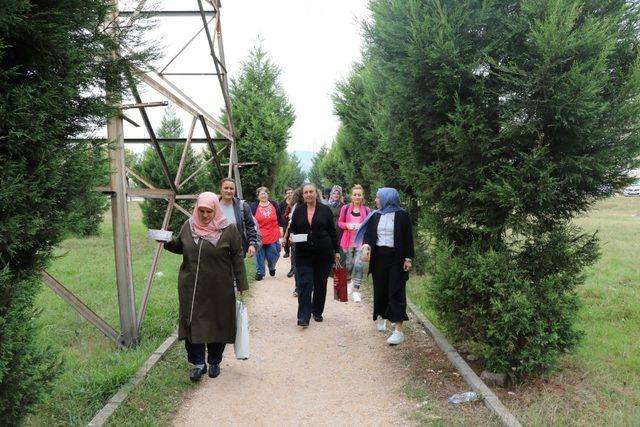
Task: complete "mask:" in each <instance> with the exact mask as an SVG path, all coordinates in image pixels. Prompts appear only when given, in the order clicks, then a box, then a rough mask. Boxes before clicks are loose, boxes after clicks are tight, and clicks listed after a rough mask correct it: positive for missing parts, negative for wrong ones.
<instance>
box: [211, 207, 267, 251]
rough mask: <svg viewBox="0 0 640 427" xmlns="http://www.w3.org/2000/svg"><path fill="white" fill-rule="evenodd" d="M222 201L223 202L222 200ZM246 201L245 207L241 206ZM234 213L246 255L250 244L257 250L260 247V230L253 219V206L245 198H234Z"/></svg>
mask: <svg viewBox="0 0 640 427" xmlns="http://www.w3.org/2000/svg"><path fill="white" fill-rule="evenodd" d="M221 203H222V202H221ZM242 203H244V205H245V206H244V209H242V208H241V204H242ZM233 213H234V214H235V217H236V227H237V228H238V231H239V232H240V237H241V238H242V249H243V250H244V253H245V255H246V254H247V249H249V245H252V246H253V247H255V248H256V250H258V249H260V243H261V239H260V238H259V236H258V230H257V229H256V225H255V223H254V221H253V215H252V214H251V208H250V206H249V204H248V203H247V202H246V201H245V200H240V199H239V198H237V197H234V198H233Z"/></svg>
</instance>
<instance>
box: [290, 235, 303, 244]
mask: <svg viewBox="0 0 640 427" xmlns="http://www.w3.org/2000/svg"><path fill="white" fill-rule="evenodd" d="M291 241H292V242H294V243H302V242H306V241H307V235H306V234H292V235H291Z"/></svg>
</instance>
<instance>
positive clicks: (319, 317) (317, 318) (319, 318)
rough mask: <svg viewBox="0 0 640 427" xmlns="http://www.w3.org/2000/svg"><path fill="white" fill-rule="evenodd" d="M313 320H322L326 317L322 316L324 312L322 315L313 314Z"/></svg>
mask: <svg viewBox="0 0 640 427" xmlns="http://www.w3.org/2000/svg"><path fill="white" fill-rule="evenodd" d="M313 320H315V321H316V322H322V321H323V320H324V319H323V318H322V314H321V315H320V316H316V315H315V314H314V315H313Z"/></svg>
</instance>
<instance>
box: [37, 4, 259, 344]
mask: <svg viewBox="0 0 640 427" xmlns="http://www.w3.org/2000/svg"><path fill="white" fill-rule="evenodd" d="M205 2H206V5H208V6H210V7H205V6H206V5H205V3H203V1H202V0H192V1H191V2H189V3H191V4H192V5H193V6H196V5H197V10H180V11H178V10H174V11H159V12H157V11H148V10H145V9H144V6H145V4H146V0H140V1H139V2H138V4H137V6H136V8H135V9H134V10H132V11H122V12H118V9H117V7H114V12H113V15H112V16H111V19H110V21H109V22H107V23H105V25H104V29H105V31H108V32H110V34H112V35H113V36H114V37H117V35H118V31H119V28H121V27H122V28H126V27H129V26H131V25H132V24H133V23H134V20H135V19H136V18H138V17H144V16H149V15H150V14H152V15H153V16H155V17H157V18H158V19H171V18H174V17H192V18H194V19H200V20H201V21H202V27H201V28H200V29H199V30H198V31H197V32H196V34H194V35H193V37H191V38H190V39H189V40H188V41H187V42H186V44H185V45H184V46H183V47H182V48H181V49H180V50H179V51H178V53H177V54H175V55H174V56H173V57H172V58H171V59H170V60H169V62H168V63H167V64H166V65H165V66H164V67H163V68H162V69H161V70H160V71H158V70H156V69H155V68H154V67H153V66H151V65H149V64H145V66H144V67H142V68H140V67H137V66H135V65H134V64H131V66H130V68H131V72H132V73H133V75H135V76H136V77H137V78H138V79H139V81H140V83H141V84H142V85H146V86H147V87H149V88H151V89H153V90H154V91H156V92H157V93H158V94H159V95H161V96H164V97H165V98H167V99H168V100H169V101H171V102H173V103H174V104H175V105H176V106H177V107H179V108H181V109H182V110H184V111H185V112H187V113H188V114H189V115H191V116H192V121H191V125H190V128H189V133H188V137H187V139H186V143H185V146H184V150H183V153H182V156H181V158H180V162H179V164H178V166H177V172H176V176H175V178H174V179H172V178H171V173H170V169H169V165H168V164H167V161H166V159H165V158H164V156H163V154H162V149H161V146H160V144H161V143H162V140H160V139H158V138H156V137H155V133H154V131H153V128H152V126H151V122H150V120H149V118H148V116H147V114H146V108H150V107H158V106H164V105H166V104H167V103H166V101H160V102H159V101H153V102H144V101H143V100H142V98H141V96H140V93H139V92H138V87H137V85H136V83H135V81H134V79H133V75H131V76H130V79H129V83H130V90H131V94H132V97H133V98H134V101H135V104H128V105H122V103H120V104H119V105H118V106H117V107H118V108H117V110H118V114H117V116H116V117H114V118H112V119H110V120H109V122H108V125H107V136H108V138H109V140H110V141H112V142H114V143H115V144H114V145H113V148H112V149H111V150H110V152H109V158H110V159H111V167H112V171H113V174H112V177H111V183H110V185H109V187H107V188H100V189H98V190H99V191H102V192H103V193H105V194H108V195H109V196H110V197H111V205H112V217H113V239H114V252H115V260H116V282H117V287H118V307H119V312H120V329H121V332H120V334H119V335H117V332H115V330H114V329H113V328H112V327H111V326H109V325H108V324H107V322H105V321H104V320H103V319H101V318H100V317H99V316H98V315H97V314H96V313H94V312H93V311H91V310H90V309H89V308H88V307H87V306H86V305H85V304H84V303H82V301H80V300H79V299H78V298H77V297H75V296H74V295H73V294H72V293H71V292H70V291H69V290H68V289H66V288H64V286H63V285H62V284H60V283H59V282H58V281H57V280H55V279H53V277H52V276H50V275H49V274H48V273H46V272H43V277H44V278H45V283H46V284H47V285H49V287H51V288H52V289H53V290H54V291H55V292H56V293H58V294H59V295H61V296H62V297H63V298H64V299H65V300H67V301H68V302H70V304H71V305H72V306H73V307H74V308H75V309H76V310H77V311H78V312H79V313H80V314H81V315H82V316H83V317H85V318H86V319H87V320H88V321H90V322H91V323H92V324H94V325H95V326H96V327H98V329H100V330H101V331H102V332H103V333H104V334H105V335H106V336H107V337H109V338H111V339H112V340H114V341H116V342H117V343H118V345H119V346H122V347H129V346H131V345H134V344H136V343H137V342H138V341H139V339H140V330H141V326H142V323H143V321H144V316H145V313H146V309H147V306H148V303H149V300H150V296H151V290H152V287H153V280H154V277H155V273H156V269H157V265H158V260H159V258H160V254H161V253H162V249H163V246H162V244H161V243H158V244H157V246H156V249H155V252H154V255H153V259H152V262H151V266H150V271H149V275H148V276H147V279H146V286H145V289H144V293H143V295H142V298H141V302H140V309H139V310H138V311H136V306H135V296H134V288H133V273H132V268H131V265H132V263H131V255H132V254H131V242H130V234H129V218H128V206H127V198H128V196H134V195H135V196H142V197H147V198H162V199H165V200H167V202H168V206H167V211H166V213H165V217H164V221H163V224H162V229H163V230H166V229H167V227H168V224H169V221H170V219H171V215H172V214H173V212H174V209H176V210H179V211H181V212H182V213H183V214H185V215H187V216H189V215H190V213H189V212H188V211H187V210H186V209H184V208H183V207H182V206H180V204H178V203H177V202H176V200H178V199H193V198H195V195H189V194H179V190H180V188H181V187H182V186H183V185H184V183H185V182H187V181H188V180H190V179H191V178H193V176H194V175H195V173H194V174H192V175H190V176H189V177H187V178H186V179H185V180H182V175H183V173H184V170H185V165H186V162H187V159H188V152H189V150H190V149H191V147H192V146H193V144H192V140H193V133H194V129H195V127H196V124H197V122H198V121H200V123H201V125H202V127H203V131H204V134H205V137H206V138H205V140H204V142H206V143H207V145H208V147H209V149H210V151H211V159H210V161H211V160H213V161H214V162H215V163H216V165H217V167H218V169H219V170H220V173H221V174H222V173H223V172H222V166H223V164H222V163H221V162H220V158H219V155H220V154H221V153H222V151H223V150H224V149H225V148H226V147H227V146H224V147H223V148H222V149H221V150H220V151H216V149H215V147H214V142H220V138H212V137H211V134H210V129H211V130H213V131H214V132H215V133H217V134H219V135H222V138H223V139H224V141H226V142H227V144H228V147H229V163H228V164H224V166H228V170H227V176H228V177H230V178H233V179H234V181H235V182H236V186H237V190H238V195H239V196H240V197H242V185H241V181H240V166H243V165H244V166H248V165H252V164H254V163H238V155H237V147H236V141H235V135H234V126H233V119H232V114H231V100H230V97H229V88H228V76H227V67H226V64H225V59H224V47H223V43H222V27H221V13H220V9H221V7H220V1H219V0H205ZM114 3H115V6H117V0H114ZM186 3H187V2H186V1H185V2H183V4H186ZM203 32H204V34H205V36H206V38H207V45H208V47H209V52H208V55H209V56H211V57H212V59H213V70H212V72H210V73H209V72H206V73H202V72H181V73H171V72H167V71H166V70H167V68H168V67H169V66H170V65H171V64H172V63H174V62H175V61H176V60H178V58H180V57H181V56H183V55H184V54H185V50H186V48H187V47H188V46H189V45H190V44H191V43H192V42H193V41H194V40H195V39H196V38H197V37H198V36H199V35H200V34H202V33H203ZM120 48H121V49H122V50H129V51H130V49H129V48H128V47H127V46H120ZM113 54H114V55H117V54H118V53H117V52H114V53H113ZM172 75H180V76H202V75H215V76H216V77H217V83H218V84H217V86H218V88H219V90H220V92H221V95H222V99H223V101H224V108H223V111H224V114H225V116H226V122H227V125H226V126H225V125H224V124H223V123H221V122H220V121H218V120H217V119H216V118H215V117H214V116H213V115H212V114H210V113H209V112H208V111H207V110H206V109H204V108H203V107H201V106H200V105H198V104H197V103H196V102H195V101H194V100H193V99H192V97H190V96H189V95H188V94H187V91H185V90H183V89H181V88H179V87H178V85H177V84H175V83H174V82H172V81H171V80H170V79H169V78H168V77H169V76H172ZM123 108H126V109H131V110H132V111H135V110H138V111H139V112H140V115H141V117H142V120H143V122H144V125H145V128H146V130H147V132H148V133H149V135H150V140H149V141H148V142H149V143H151V144H152V146H153V147H154V148H155V150H156V152H157V154H158V156H159V158H160V161H161V164H162V169H163V173H164V175H165V178H166V180H167V184H168V187H169V188H168V189H162V188H156V187H155V186H154V185H152V184H151V183H150V182H149V180H146V179H145V178H144V177H143V176H141V175H140V174H138V173H136V172H135V171H133V170H132V169H131V168H130V167H127V165H126V164H125V156H124V143H125V138H124V131H123V123H122V120H123V118H124V116H123V115H122V113H121V110H122V109H123ZM126 119H128V121H129V120H131V119H130V118H128V117H127V118H126ZM131 122H132V123H135V122H133V120H131ZM138 140H139V139H136V142H138ZM202 169H204V168H202ZM197 172H199V171H196V173H197ZM127 174H128V175H131V176H133V177H135V178H136V179H137V180H138V181H140V182H141V183H143V184H144V185H145V186H146V187H147V188H146V189H145V188H137V189H133V188H131V189H128V188H127V186H126V179H127V178H126V175H127Z"/></svg>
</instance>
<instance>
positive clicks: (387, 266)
mask: <svg viewBox="0 0 640 427" xmlns="http://www.w3.org/2000/svg"><path fill="white" fill-rule="evenodd" d="M376 206H377V207H378V209H377V210H375V211H373V212H371V214H370V215H369V216H368V217H367V219H366V220H365V222H364V223H362V225H361V226H360V229H359V230H358V234H357V235H356V243H359V242H363V245H362V260H363V261H365V262H367V261H369V273H372V275H373V320H377V321H378V330H379V331H381V332H382V331H385V330H386V320H389V321H390V322H393V323H395V324H396V327H395V330H394V331H393V334H391V336H390V337H389V338H388V339H387V343H388V344H390V345H398V344H400V343H402V342H403V341H404V333H403V332H402V322H403V321H405V320H409V318H408V317H407V293H406V284H407V279H408V278H409V270H411V263H412V259H413V256H414V248H413V229H412V226H411V219H410V218H409V214H408V213H407V211H405V210H404V209H402V208H401V207H400V197H399V195H398V192H397V191H396V190H395V189H394V188H387V187H385V188H381V189H379V190H378V192H377V194H376ZM385 319H386V320H385Z"/></svg>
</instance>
